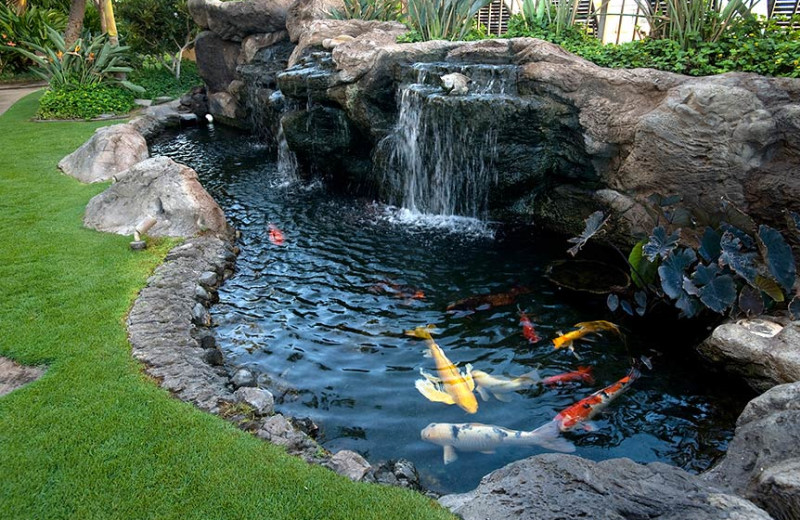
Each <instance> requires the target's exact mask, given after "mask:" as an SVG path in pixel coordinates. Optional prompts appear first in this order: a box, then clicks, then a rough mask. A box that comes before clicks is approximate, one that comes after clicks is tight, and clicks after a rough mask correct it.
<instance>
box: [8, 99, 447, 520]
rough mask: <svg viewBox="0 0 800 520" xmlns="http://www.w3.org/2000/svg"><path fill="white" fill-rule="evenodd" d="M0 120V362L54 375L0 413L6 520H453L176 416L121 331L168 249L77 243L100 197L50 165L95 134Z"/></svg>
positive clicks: (184, 413)
mask: <svg viewBox="0 0 800 520" xmlns="http://www.w3.org/2000/svg"><path fill="white" fill-rule="evenodd" d="M38 96H39V94H34V95H32V96H29V97H27V98H25V99H23V100H22V101H20V102H19V103H17V104H16V105H15V106H14V107H12V108H11V109H10V110H9V111H8V112H7V113H6V114H4V115H3V116H1V117H0V139H2V146H0V296H1V297H0V355H5V356H9V357H11V358H13V359H16V360H17V361H19V362H22V363H27V364H41V363H46V364H48V365H49V370H48V371H47V373H46V374H45V375H44V377H42V379H40V380H39V381H37V382H35V383H33V384H31V385H29V386H26V387H24V388H22V389H19V390H17V391H15V392H12V393H11V394H9V395H7V396H5V397H2V398H0V518H3V519H17V518H19V519H32V518H36V519H42V518H80V519H92V518H126V519H128V518H131V519H134V518H135V519H139V518H158V519H168V518H176V519H178V518H179V519H187V518H198V519H200V518H202V519H213V518H226V519H236V518H248V519H250V518H269V519H283V518H286V519H288V518H292V519H315V518H319V519H337V518H341V519H345V518H353V519H357V518H381V519H394V518H414V519H417V518H452V517H451V516H450V515H449V514H448V513H447V512H446V511H444V510H442V509H440V508H439V507H437V506H436V505H435V504H434V503H433V502H432V501H431V500H429V499H427V498H425V497H423V496H421V495H418V494H415V493H411V492H406V491H404V490H401V489H395V488H388V487H381V486H372V485H364V484H353V483H351V482H350V481H348V480H347V479H345V478H343V477H339V476H337V475H335V474H333V473H332V472H330V471H327V470H324V469H322V468H319V467H312V466H309V465H307V464H305V463H304V462H302V461H300V460H297V459H295V458H293V457H289V456H287V455H285V453H284V452H283V450H282V449H281V448H277V447H275V446H271V445H268V444H267V443H264V442H263V441H260V440H258V439H256V438H254V437H252V436H250V435H249V434H245V433H243V432H240V431H239V430H237V429H235V428H234V427H233V426H231V425H229V424H228V423H226V422H224V421H223V420H221V419H219V418H217V417H214V416H210V415H206V414H204V413H202V412H200V411H198V410H196V409H194V408H193V407H192V406H190V405H187V404H185V403H182V402H180V401H177V400H176V399H174V398H172V397H170V396H169V394H168V393H167V392H165V391H163V390H161V389H160V388H158V387H157V386H156V385H155V384H154V383H153V382H152V381H150V380H149V379H148V378H147V377H146V376H144V375H143V374H142V372H141V368H140V366H139V365H138V364H137V363H136V362H134V361H133V360H132V359H131V357H130V347H129V345H128V343H127V339H126V334H125V329H124V317H125V313H126V312H127V310H128V308H129V306H130V304H131V302H132V300H133V298H134V297H135V295H136V292H137V291H138V290H139V288H141V287H142V286H143V284H144V282H145V279H146V277H147V276H148V274H149V273H150V272H151V271H152V269H153V268H154V267H155V265H156V264H157V263H158V262H159V261H160V259H161V258H162V257H163V255H164V254H165V252H166V250H167V249H168V246H169V244H167V243H162V244H160V245H159V246H158V247H155V248H151V249H149V250H147V251H146V252H142V253H133V252H131V251H129V249H128V242H129V241H130V237H120V236H115V235H109V234H103V233H97V232H93V231H89V230H86V229H83V228H82V226H81V215H82V213H83V208H84V207H85V205H86V203H87V202H88V200H89V198H90V197H92V196H93V195H95V194H96V193H98V192H100V191H102V190H103V189H104V188H105V186H101V185H93V186H85V185H81V184H79V183H78V182H77V181H75V180H73V179H71V178H68V177H66V176H63V175H61V174H60V173H59V172H58V171H57V170H56V167H55V165H56V163H57V162H58V160H59V159H60V158H61V157H62V156H64V155H65V154H67V153H69V152H70V151H72V150H74V149H75V148H76V147H77V146H78V145H80V144H81V143H82V142H83V141H84V140H85V139H86V138H88V137H89V135H90V134H91V133H92V132H93V131H94V129H95V128H97V127H98V126H101V125H102V124H101V123H46V124H45V123H31V122H28V119H29V118H30V117H32V116H33V113H34V111H35V109H36V99H37V98H38Z"/></svg>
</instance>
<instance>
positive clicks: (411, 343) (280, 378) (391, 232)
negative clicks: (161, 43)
mask: <svg viewBox="0 0 800 520" xmlns="http://www.w3.org/2000/svg"><path fill="white" fill-rule="evenodd" d="M152 153H153V155H167V156H170V157H172V158H173V159H175V160H176V161H178V162H181V163H184V164H187V165H189V166H191V167H192V168H194V169H195V170H197V172H198V175H199V176H200V179H201V181H202V183H203V184H204V185H205V187H206V189H208V191H209V192H210V193H211V194H212V195H213V196H214V198H215V199H216V200H217V201H218V202H219V203H220V205H221V206H222V208H223V209H224V210H225V213H226V215H227V216H228V218H229V220H230V221H231V222H232V224H233V225H234V226H235V227H236V228H237V229H238V230H240V232H241V237H240V239H239V246H240V248H241V254H240V256H239V258H238V261H237V269H236V273H235V274H234V276H233V277H232V278H231V279H230V280H228V281H227V282H226V283H225V284H224V285H223V286H222V287H221V289H220V302H219V304H217V305H215V306H214V307H213V308H212V316H213V319H214V323H215V326H216V333H217V337H218V340H219V343H220V348H221V349H222V350H223V352H224V354H225V355H226V359H227V361H228V363H230V364H231V365H236V366H245V367H247V368H249V369H251V370H252V371H254V372H255V373H257V374H259V382H260V384H261V385H262V386H264V387H266V388H269V389H270V390H271V391H272V392H273V393H274V394H275V397H276V409H277V410H278V411H279V412H281V413H284V414H286V415H292V416H295V417H310V418H311V419H312V420H313V421H314V422H315V423H317V424H318V425H319V427H320V438H319V440H320V442H321V443H322V445H323V446H324V447H326V448H328V449H330V450H332V451H336V450H340V449H350V450H355V451H358V452H360V453H361V454H362V455H364V456H365V457H366V458H367V459H368V460H370V461H371V462H378V461H381V460H388V459H397V458H406V459H409V460H411V461H412V462H414V464H415V465H416V466H417V469H418V470H419V472H420V477H421V480H422V482H423V484H424V485H425V486H427V487H428V488H430V489H433V490H435V491H439V492H461V491H466V490H469V489H472V488H473V487H475V486H476V485H477V483H478V481H479V480H480V478H481V477H482V476H483V475H485V474H487V473H488V472H490V471H492V470H494V469H497V468H499V467H501V466H503V465H505V464H507V463H509V462H512V461H514V460H518V459H521V458H525V457H528V456H531V455H536V454H539V453H544V452H546V451H547V450H546V449H544V448H541V447H539V446H536V445H531V446H502V445H501V446H500V447H499V448H498V449H497V451H496V452H495V453H491V454H487V453H479V452H461V451H459V452H458V455H459V457H458V460H455V461H454V462H452V463H451V464H448V465H445V464H444V462H443V457H442V447H441V446H438V445H435V444H430V443H428V442H425V441H423V440H422V439H421V437H420V432H421V430H422V429H423V428H425V427H426V426H427V425H428V424H429V423H432V422H438V423H442V422H447V423H468V422H479V423H484V424H489V425H497V426H502V427H504V428H509V429H512V430H521V431H530V430H533V429H535V428H537V427H539V426H542V425H544V424H547V423H548V422H549V421H552V420H553V418H554V417H555V416H556V414H558V413H559V412H560V411H562V410H564V409H565V408H567V407H568V406H570V405H572V404H574V403H576V402H577V401H579V400H581V399H583V398H585V397H587V396H589V395H590V394H592V393H593V392H595V391H597V390H599V389H601V388H603V387H605V386H607V385H610V384H612V383H614V382H615V381H617V380H619V379H620V378H622V377H623V376H625V375H626V373H628V371H629V369H630V366H631V359H632V358H633V357H639V356H640V355H653V354H654V353H655V355H654V356H653V358H652V365H653V367H652V370H647V369H644V370H643V374H642V377H641V378H640V379H638V380H637V381H635V382H634V383H633V385H632V386H631V388H630V389H629V390H628V391H627V392H626V393H625V394H624V395H622V396H621V397H620V398H619V399H616V400H615V401H614V402H613V403H611V405H610V406H609V407H608V408H607V409H606V410H605V412H603V413H601V414H599V415H598V416H596V417H595V418H594V419H593V423H594V426H595V428H594V429H593V431H586V430H583V429H581V428H577V429H575V430H574V431H570V432H567V433H565V434H563V435H564V438H566V439H568V440H569V441H571V442H573V443H574V444H575V445H576V447H577V450H576V452H575V453H576V454H577V455H579V456H582V457H586V458H589V459H593V460H602V459H608V458H614V457H629V458H631V459H633V460H635V461H637V462H644V463H646V462H652V461H661V462H666V463H669V464H673V465H677V466H680V467H682V468H684V469H687V470H690V471H702V470H704V469H706V468H708V467H709V466H710V465H711V464H712V463H713V462H714V461H715V460H716V459H717V458H718V457H719V456H720V455H721V454H722V453H723V452H724V450H725V449H726V446H727V443H728V441H729V439H730V438H731V437H732V434H733V428H734V424H735V421H736V417H737V415H738V413H739V412H740V411H741V410H742V408H743V407H744V405H745V403H746V401H747V399H748V398H749V397H750V395H749V394H746V393H743V392H738V391H732V390H730V389H731V388H733V385H731V384H730V382H728V381H724V380H720V379H717V378H716V376H713V375H711V374H709V373H707V372H706V371H705V370H703V369H702V368H701V367H699V366H698V363H696V362H694V360H693V358H691V357H690V356H689V354H688V353H681V352H686V349H680V348H676V343H679V342H680V341H681V340H683V341H684V342H686V339H685V338H684V339H682V337H681V334H680V330H679V329H680V328H681V324H680V323H677V324H676V323H675V322H672V323H671V324H668V325H663V326H655V325H653V326H652V327H651V328H649V329H643V330H640V329H641V327H639V328H637V334H633V333H631V332H630V330H627V329H626V327H625V324H623V331H626V332H627V334H626V339H627V341H626V342H623V341H622V340H621V339H620V337H618V336H617V335H616V334H613V333H609V332H604V333H601V334H592V335H591V339H593V340H594V341H593V342H589V341H583V340H579V341H576V342H575V350H576V352H578V353H579V354H580V356H581V359H580V360H579V359H577V358H576V357H575V356H574V355H573V354H572V353H571V352H570V351H569V350H567V349H561V350H555V349H554V347H553V343H552V339H553V338H555V337H556V336H557V335H558V331H564V332H567V331H570V330H573V329H574V327H573V325H574V324H575V323H578V322H585V321H593V320H610V321H615V320H616V319H617V317H615V316H613V315H611V314H610V313H609V311H608V310H607V308H606V306H605V301H604V298H599V299H598V300H597V301H595V300H591V301H587V299H586V298H580V297H576V296H575V295H574V294H565V293H564V292H563V291H561V290H559V289H558V288H556V287H555V286H554V285H553V284H551V283H550V282H549V281H548V280H547V279H546V278H545V277H544V273H545V269H546V267H547V265H548V264H549V263H550V262H551V261H553V260H555V259H559V258H564V257H565V256H566V255H565V250H566V249H567V247H568V244H567V243H566V242H565V241H564V240H563V239H558V240H554V239H548V238H544V237H538V238H537V237H530V236H526V237H525V239H516V240H515V239H512V238H508V237H507V238H504V239H499V238H495V237H494V236H493V235H494V234H493V232H492V227H491V226H490V225H486V224H483V223H480V222H478V221H475V220H471V219H464V218H453V217H450V218H445V217H422V216H419V215H413V214H411V213H409V212H407V211H404V210H400V209H397V208H393V207H389V206H385V205H381V204H378V203H375V202H373V201H371V200H364V199H359V198H352V197H345V196H342V195H337V194H332V193H330V192H328V191H326V189H325V187H324V185H323V183H321V182H319V181H313V182H305V181H298V180H296V179H293V178H292V176H291V175H288V174H287V173H286V172H284V171H282V170H283V168H280V167H279V166H278V164H277V163H276V160H275V158H274V156H272V155H270V153H269V152H268V151H267V150H266V149H265V148H264V147H263V146H260V145H259V144H258V142H257V141H256V140H255V138H254V137H252V136H249V135H246V134H242V133H238V132H236V131H233V130H230V129H226V128H220V127H216V128H214V127H213V126H212V127H208V128H195V129H189V130H186V131H184V132H182V133H179V134H167V135H164V136H162V137H161V138H160V139H159V140H157V141H156V142H155V143H154V144H153V145H152ZM276 228H278V229H280V230H282V233H283V239H284V240H283V243H282V244H280V245H279V244H276V242H280V240H275V239H274V238H275V237H274V235H273V236H272V237H271V233H270V229H273V230H274V229H276ZM270 238H273V240H270ZM509 292H511V293H512V294H513V300H514V301H513V303H511V304H509V305H505V306H497V307H492V308H490V309H488V310H478V311H476V312H474V313H468V312H455V313H448V312H446V308H447V306H448V304H450V303H451V302H455V301H457V300H461V299H464V298H466V297H469V296H472V295H479V294H488V293H509ZM520 310H522V311H525V312H526V314H527V315H528V316H529V317H530V320H531V321H532V322H533V325H534V327H535V330H536V333H537V334H538V336H540V337H541V338H542V339H541V341H538V342H536V343H531V342H530V341H529V340H528V339H527V338H526V337H524V336H523V328H522V326H521V325H520ZM615 322H616V321H615ZM428 324H434V325H435V326H436V329H435V331H434V333H433V339H434V340H435V342H436V343H437V344H438V345H439V346H440V347H441V348H442V350H443V352H444V353H445V354H446V356H447V357H448V358H449V359H450V360H451V361H452V362H453V363H456V364H457V365H458V366H459V368H460V369H461V370H462V373H463V372H465V371H466V369H465V366H466V364H467V363H470V364H471V365H472V367H473V368H474V369H475V370H482V371H484V372H488V373H490V374H491V375H493V376H507V377H514V376H519V375H522V374H524V373H527V372H530V371H531V370H533V369H536V370H538V372H539V375H540V376H541V377H548V376H554V375H557V374H561V373H565V372H571V371H575V370H577V369H578V368H579V367H591V373H592V376H593V378H594V382H593V383H590V382H589V381H585V380H584V381H574V382H567V383H564V384H561V385H534V386H532V387H529V388H523V389H522V390H520V391H517V392H511V393H509V394H506V396H507V397H509V398H510V399H509V400H508V402H504V401H500V400H497V399H495V398H494V397H490V399H489V400H488V401H483V400H482V399H480V398H478V404H479V408H478V411H477V413H475V414H468V413H467V412H465V411H464V410H463V409H462V408H459V407H458V406H454V405H452V406H448V405H445V404H443V403H439V402H432V401H429V400H428V399H426V398H425V397H423V395H422V394H421V393H420V392H419V391H417V389H416V388H415V382H416V381H417V380H418V379H421V376H420V372H419V371H420V368H422V369H424V370H425V371H426V372H428V373H431V374H435V373H436V367H435V364H434V360H433V359H431V358H429V357H425V355H424V354H425V352H426V350H427V346H426V342H425V341H424V340H422V339H418V338H414V337H410V336H408V335H406V334H404V331H407V330H409V329H414V328H415V327H418V326H423V325H428ZM626 343H627V344H626ZM659 351H665V352H666V351H670V352H671V353H670V354H666V355H658V352H659ZM476 395H477V394H476Z"/></svg>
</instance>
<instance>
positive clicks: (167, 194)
mask: <svg viewBox="0 0 800 520" xmlns="http://www.w3.org/2000/svg"><path fill="white" fill-rule="evenodd" d="M147 217H155V218H156V219H157V222H156V224H155V226H154V227H153V228H152V229H151V230H150V231H149V232H148V234H149V235H151V236H173V237H189V236H193V235H195V234H197V233H200V232H211V233H216V234H224V233H227V232H228V225H227V223H226V221H225V214H224V213H223V212H222V209H220V207H219V206H218V205H217V203H216V202H215V201H214V199H213V198H211V196H210V195H209V194H208V193H207V192H206V190H205V189H204V188H203V186H202V185H201V184H200V182H199V181H198V180H197V173H195V171H194V170H192V169H191V168H189V167H188V166H183V165H181V164H178V163H176V162H174V161H173V160H172V159H169V158H167V157H153V158H151V159H147V160H145V161H142V162H140V163H138V164H136V165H134V166H133V167H131V168H130V169H129V170H127V172H125V174H124V175H123V176H122V178H121V179H120V180H119V182H117V183H115V184H113V185H111V187H109V188H108V189H107V190H106V191H104V192H103V193H100V194H99V195H96V196H95V197H93V198H92V200H90V201H89V204H88V205H87V206H86V214H85V215H84V219H83V223H84V225H85V226H86V227H89V228H92V229H97V230H99V231H108V232H110V233H117V234H120V235H132V234H133V231H134V228H135V227H136V225H138V224H139V223H140V222H142V221H143V220H144V219H145V218H147Z"/></svg>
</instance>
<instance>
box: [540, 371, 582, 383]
mask: <svg viewBox="0 0 800 520" xmlns="http://www.w3.org/2000/svg"><path fill="white" fill-rule="evenodd" d="M573 381H580V382H583V383H586V384H589V385H591V384H594V377H592V367H578V370H574V371H572V372H565V373H563V374H556V375H554V376H548V377H545V378H544V379H542V384H543V385H561V384H564V383H571V382H573Z"/></svg>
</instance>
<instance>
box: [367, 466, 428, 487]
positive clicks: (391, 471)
mask: <svg viewBox="0 0 800 520" xmlns="http://www.w3.org/2000/svg"><path fill="white" fill-rule="evenodd" d="M364 480H365V481H367V482H375V483H377V484H384V485H387V486H400V487H405V488H409V489H416V490H418V491H421V490H422V486H421V485H420V483H419V474H418V473H417V468H416V467H415V466H414V463H413V462H411V461H409V460H406V459H398V460H390V461H388V462H384V463H381V464H378V465H377V466H373V467H372V469H371V470H370V473H369V475H367V476H366V477H365V478H364Z"/></svg>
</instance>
